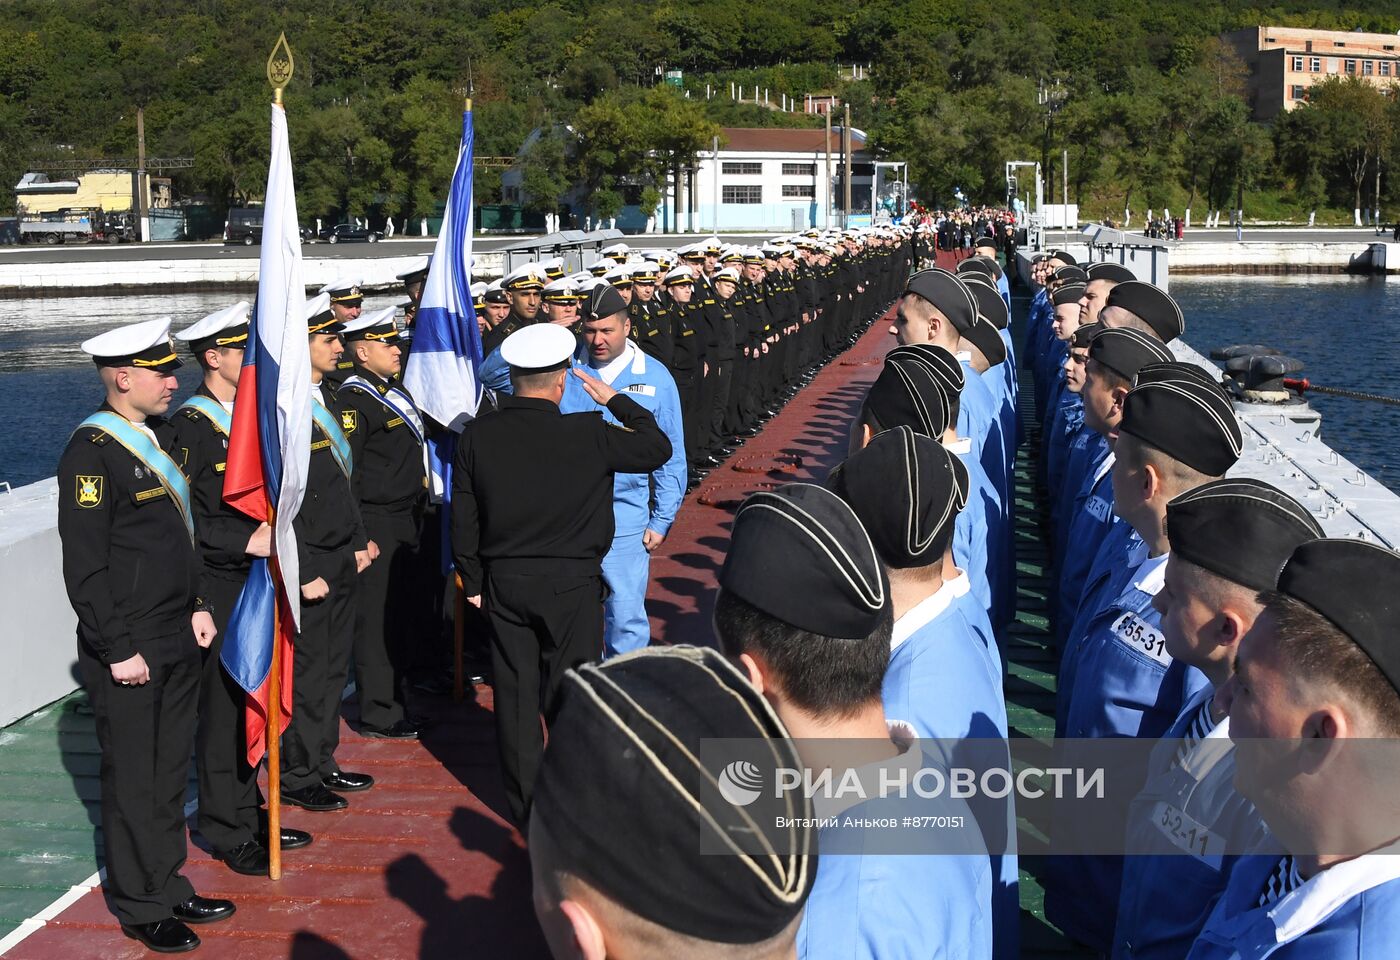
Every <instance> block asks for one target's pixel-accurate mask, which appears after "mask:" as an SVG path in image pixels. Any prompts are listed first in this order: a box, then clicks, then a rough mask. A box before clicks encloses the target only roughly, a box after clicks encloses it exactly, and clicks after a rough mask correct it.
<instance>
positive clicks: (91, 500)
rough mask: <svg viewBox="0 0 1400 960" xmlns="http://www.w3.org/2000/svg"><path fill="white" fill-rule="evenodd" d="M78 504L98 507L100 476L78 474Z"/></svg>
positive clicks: (100, 490)
mask: <svg viewBox="0 0 1400 960" xmlns="http://www.w3.org/2000/svg"><path fill="white" fill-rule="evenodd" d="M77 498H78V506H80V507H99V506H101V505H102V477H101V476H96V477H85V476H83V475H82V474H79V475H78V489H77Z"/></svg>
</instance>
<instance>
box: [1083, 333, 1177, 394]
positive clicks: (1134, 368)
mask: <svg viewBox="0 0 1400 960" xmlns="http://www.w3.org/2000/svg"><path fill="white" fill-rule="evenodd" d="M1089 359H1091V360H1097V361H1098V362H1099V363H1101V364H1103V365H1104V366H1105V367H1108V368H1109V369H1110V370H1112V371H1113V372H1114V373H1116V374H1118V375H1119V376H1120V377H1123V378H1124V379H1126V380H1128V381H1129V382H1132V381H1133V380H1135V379H1137V375H1138V371H1139V370H1141V369H1142V368H1143V367H1145V366H1147V365H1148V364H1153V363H1170V362H1171V361H1172V354H1171V351H1170V350H1168V349H1167V348H1166V346H1165V345H1163V344H1162V342H1161V341H1159V340H1156V339H1153V338H1152V337H1149V336H1148V335H1147V334H1145V333H1143V332H1142V331H1141V330H1130V329H1127V328H1126V327H1101V328H1100V330H1099V333H1098V336H1096V337H1094V338H1093V339H1092V340H1090V341H1089Z"/></svg>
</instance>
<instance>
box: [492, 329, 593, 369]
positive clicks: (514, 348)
mask: <svg viewBox="0 0 1400 960" xmlns="http://www.w3.org/2000/svg"><path fill="white" fill-rule="evenodd" d="M577 348H578V339H577V338H576V337H575V336H574V335H573V334H572V333H570V332H569V331H568V330H567V329H565V328H564V327H561V326H559V324H557V323H535V324H531V325H530V326H528V327H522V328H520V329H519V330H517V331H515V332H514V333H512V334H511V335H510V336H508V337H506V339H505V342H504V343H502V344H501V359H502V360H504V361H505V362H506V363H508V364H510V365H511V366H512V367H513V368H515V369H517V370H530V371H535V372H543V371H546V370H555V369H559V368H562V367H564V366H566V365H567V364H568V362H569V358H570V357H572V356H573V355H574V350H576V349H577Z"/></svg>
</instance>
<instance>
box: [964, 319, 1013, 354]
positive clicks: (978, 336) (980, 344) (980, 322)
mask: <svg viewBox="0 0 1400 960" xmlns="http://www.w3.org/2000/svg"><path fill="white" fill-rule="evenodd" d="M963 339H965V340H967V342H968V343H970V344H972V345H973V346H974V347H976V348H977V349H978V350H980V351H982V356H983V357H985V358H986V360H987V366H989V367H995V366H996V365H997V364H999V363H1005V362H1006V341H1005V340H1003V339H1002V338H1001V334H1000V333H998V332H997V328H996V327H994V326H992V325H991V323H989V322H988V321H987V320H985V319H984V318H983V317H982V315H981V314H980V313H979V314H978V315H977V320H976V321H975V322H974V323H973V324H972V327H971V328H970V329H968V330H966V331H964V332H963Z"/></svg>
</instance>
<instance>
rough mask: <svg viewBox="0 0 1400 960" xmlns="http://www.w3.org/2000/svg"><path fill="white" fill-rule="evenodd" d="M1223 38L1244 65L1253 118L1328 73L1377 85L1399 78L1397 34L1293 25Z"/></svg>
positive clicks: (1288, 103)
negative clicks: (1312, 28)
mask: <svg viewBox="0 0 1400 960" xmlns="http://www.w3.org/2000/svg"><path fill="white" fill-rule="evenodd" d="M1224 39H1225V40H1226V41H1227V42H1228V43H1229V44H1230V45H1231V46H1233V47H1234V48H1235V50H1236V51H1237V52H1238V53H1239V55H1240V57H1241V58H1242V59H1243V60H1244V62H1245V64H1246V65H1247V66H1248V67H1249V102H1250V106H1251V107H1252V108H1253V110H1254V118H1255V119H1256V120H1271V119H1273V118H1274V117H1276V116H1278V115H1279V114H1280V113H1282V112H1284V111H1285V110H1292V109H1293V108H1294V107H1296V106H1298V104H1300V103H1304V102H1306V101H1307V99H1308V88H1309V87H1311V86H1312V85H1313V84H1315V83H1320V82H1322V81H1323V80H1324V79H1326V78H1327V77H1329V76H1342V77H1359V78H1361V79H1362V80H1364V81H1365V82H1367V83H1371V84H1374V85H1376V86H1378V87H1382V88H1385V87H1389V86H1390V85H1391V84H1393V83H1395V82H1396V80H1397V79H1400V36H1396V35H1394V34H1389V33H1361V32H1359V31H1358V32H1352V33H1348V32H1345V31H1341V30H1306V29H1301V28H1297V27H1250V28H1248V29H1246V30H1236V31H1235V32H1234V33H1227V34H1225V36H1224Z"/></svg>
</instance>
